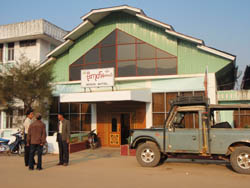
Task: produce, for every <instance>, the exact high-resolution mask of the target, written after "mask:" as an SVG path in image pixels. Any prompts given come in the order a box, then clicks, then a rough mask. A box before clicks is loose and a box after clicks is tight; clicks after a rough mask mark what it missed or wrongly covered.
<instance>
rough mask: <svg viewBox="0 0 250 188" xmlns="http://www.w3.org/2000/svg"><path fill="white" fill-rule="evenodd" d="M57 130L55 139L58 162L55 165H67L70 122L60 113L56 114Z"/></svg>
mask: <svg viewBox="0 0 250 188" xmlns="http://www.w3.org/2000/svg"><path fill="white" fill-rule="evenodd" d="M58 120H59V123H58V132H57V139H56V141H57V142H58V148H59V163H58V164H57V165H64V166H68V164H69V139H70V123H69V120H67V119H65V118H64V115H63V114H62V113H59V114H58Z"/></svg>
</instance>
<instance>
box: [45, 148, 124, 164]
mask: <svg viewBox="0 0 250 188" xmlns="http://www.w3.org/2000/svg"><path fill="white" fill-rule="evenodd" d="M55 157H57V159H55ZM55 157H53V160H47V161H44V163H43V167H44V168H51V167H54V166H56V165H57V163H58V162H59V155H58V156H55ZM112 157H121V155H120V148H119V149H113V148H97V149H95V150H91V149H87V150H84V151H80V152H76V153H72V154H70V156H69V165H76V164H78V163H83V162H87V161H91V160H98V159H103V158H112Z"/></svg>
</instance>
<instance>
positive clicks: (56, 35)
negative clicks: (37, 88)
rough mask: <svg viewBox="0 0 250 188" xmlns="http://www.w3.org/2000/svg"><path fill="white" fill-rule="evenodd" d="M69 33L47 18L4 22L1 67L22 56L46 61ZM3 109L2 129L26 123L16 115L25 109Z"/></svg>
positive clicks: (0, 34)
mask: <svg viewBox="0 0 250 188" xmlns="http://www.w3.org/2000/svg"><path fill="white" fill-rule="evenodd" d="M67 33H68V32H67V31H65V30H63V29H61V28H60V27H57V26H56V25H54V24H52V23H50V22H48V21H46V20H44V19H40V20H31V21H26V22H20V23H14V24H7V25H0V71H1V69H2V65H6V64H10V65H11V64H13V63H16V62H17V61H19V60H20V58H21V56H24V57H26V58H27V59H29V60H30V61H31V62H34V63H41V62H43V61H44V60H45V59H46V54H48V53H49V52H50V51H51V50H53V49H54V48H56V47H57V46H58V45H60V44H61V43H62V42H63V41H64V40H63V36H65V35H66V34H67ZM0 106H1V105H0ZM1 110H2V111H1V113H0V130H1V129H8V128H15V127H18V126H19V125H20V123H22V118H17V117H18V116H16V115H20V113H21V114H22V112H18V111H15V112H11V113H9V114H8V113H6V112H5V111H4V109H1Z"/></svg>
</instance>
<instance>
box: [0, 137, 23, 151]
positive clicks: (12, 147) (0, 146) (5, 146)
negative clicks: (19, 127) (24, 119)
mask: <svg viewBox="0 0 250 188" xmlns="http://www.w3.org/2000/svg"><path fill="white" fill-rule="evenodd" d="M12 136H14V137H16V139H15V141H14V142H12V143H10V144H9V141H10V140H8V139H3V138H0V152H6V153H15V154H19V155H21V154H22V153H23V152H24V140H23V139H22V135H21V132H17V133H14V134H12Z"/></svg>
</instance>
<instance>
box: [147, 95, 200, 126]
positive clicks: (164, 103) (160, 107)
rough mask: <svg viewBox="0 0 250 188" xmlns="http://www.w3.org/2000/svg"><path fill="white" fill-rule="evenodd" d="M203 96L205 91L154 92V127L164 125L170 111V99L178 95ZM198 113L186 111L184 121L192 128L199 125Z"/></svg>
mask: <svg viewBox="0 0 250 188" xmlns="http://www.w3.org/2000/svg"><path fill="white" fill-rule="evenodd" d="M193 95H194V96H201V95H204V92H203V91H195V92H179V93H153V96H152V98H153V127H163V125H164V121H165V119H166V118H167V115H168V114H169V111H170V108H171V106H170V101H171V100H173V99H175V98H176V97H177V96H193ZM197 118H198V116H197V115H194V114H192V113H186V114H185V117H184V120H183V121H184V122H185V124H186V127H188V128H192V127H196V128H197V126H198V124H197V122H198V121H197Z"/></svg>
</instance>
